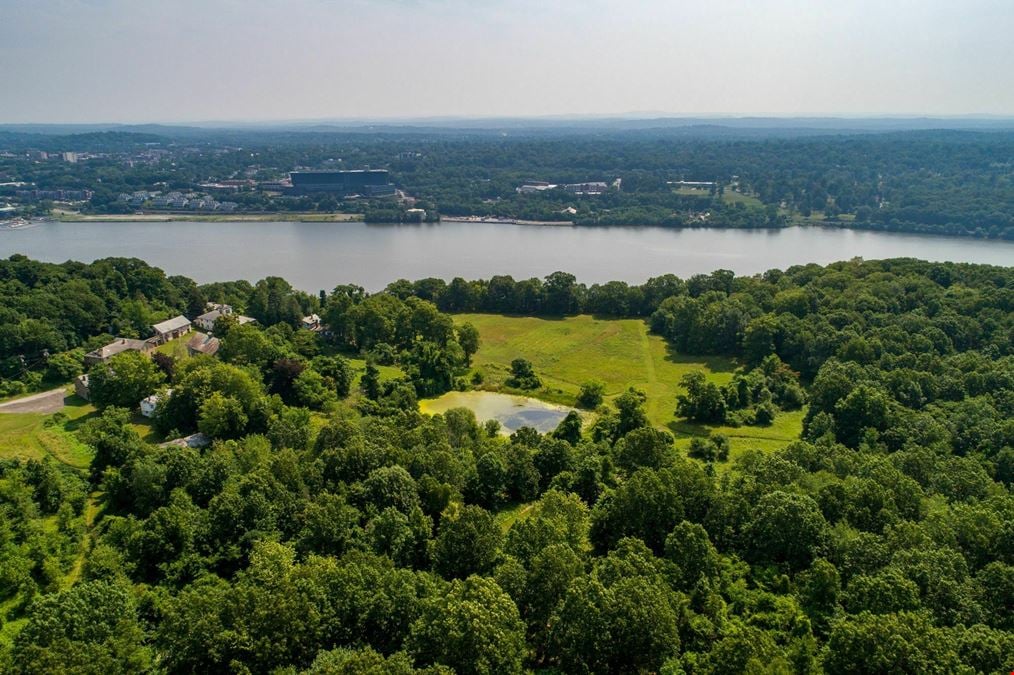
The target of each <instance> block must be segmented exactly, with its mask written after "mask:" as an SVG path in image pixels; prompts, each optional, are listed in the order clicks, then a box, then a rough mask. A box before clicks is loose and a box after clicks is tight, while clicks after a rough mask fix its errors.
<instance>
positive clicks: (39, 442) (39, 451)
mask: <svg viewBox="0 0 1014 675" xmlns="http://www.w3.org/2000/svg"><path fill="white" fill-rule="evenodd" d="M94 412H95V407H94V406H92V405H91V404H89V403H88V402H87V401H84V400H82V399H80V398H78V397H77V396H71V397H69V398H68V399H67V405H66V406H65V407H64V409H63V413H64V414H65V415H67V417H68V421H67V422H66V423H65V424H63V425H60V424H53V425H47V424H46V420H47V419H49V418H50V417H52V415H46V414H42V413H0V458H3V459H7V458H18V459H36V460H41V459H43V458H44V457H49V458H51V459H53V460H56V461H57V462H60V463H61V464H66V465H67V466H70V467H73V468H75V469H87V468H88V464H89V463H90V462H91V459H92V451H91V448H89V447H88V446H86V445H85V444H84V443H82V442H81V441H79V440H78V439H77V437H75V436H74V434H73V433H72V432H71V431H70V429H72V428H75V427H76V426H77V424H78V423H80V422H81V421H82V420H83V419H84V418H86V417H88V416H90V415H92V414H94Z"/></svg>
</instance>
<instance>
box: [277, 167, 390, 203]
mask: <svg viewBox="0 0 1014 675" xmlns="http://www.w3.org/2000/svg"><path fill="white" fill-rule="evenodd" d="M289 179H290V180H291V181H292V188H291V190H290V192H291V193H292V194H306V193H308V192H334V193H335V194H339V195H342V196H344V195H357V194H370V195H378V196H379V195H380V194H394V186H393V185H391V176H390V174H389V173H388V171H387V169H359V170H354V171H292V172H290V173H289Z"/></svg>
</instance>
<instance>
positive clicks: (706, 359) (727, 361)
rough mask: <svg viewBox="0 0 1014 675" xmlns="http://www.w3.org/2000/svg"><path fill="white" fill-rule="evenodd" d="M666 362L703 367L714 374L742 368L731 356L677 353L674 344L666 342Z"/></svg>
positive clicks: (731, 371)
mask: <svg viewBox="0 0 1014 675" xmlns="http://www.w3.org/2000/svg"><path fill="white" fill-rule="evenodd" d="M665 360H666V361H668V362H670V363H680V364H692V365H703V366H704V367H705V368H707V369H708V370H709V371H711V372H712V373H730V374H731V373H734V372H736V370H738V369H739V368H741V367H742V364H740V363H739V362H738V361H736V359H734V358H733V357H731V356H721V355H718V354H684V353H683V352H679V351H676V348H675V347H673V344H672V343H671V342H669V341H668V340H666V341H665Z"/></svg>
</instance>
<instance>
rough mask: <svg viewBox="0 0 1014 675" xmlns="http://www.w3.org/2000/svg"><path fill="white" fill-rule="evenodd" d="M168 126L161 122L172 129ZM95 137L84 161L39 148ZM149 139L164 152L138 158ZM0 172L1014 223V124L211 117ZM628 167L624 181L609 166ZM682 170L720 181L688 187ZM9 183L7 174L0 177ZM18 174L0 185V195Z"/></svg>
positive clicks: (14, 144) (106, 209)
mask: <svg viewBox="0 0 1014 675" xmlns="http://www.w3.org/2000/svg"><path fill="white" fill-rule="evenodd" d="M163 132H165V130H163ZM40 148H41V149H44V150H47V149H48V151H50V152H53V151H55V150H87V151H89V152H93V153H94V152H98V153H99V154H100V155H101V156H98V157H95V158H93V159H89V160H87V161H80V162H78V163H76V164H71V163H67V162H61V161H58V160H56V161H54V160H53V159H50V160H45V161H43V160H39V159H35V158H33V155H32V154H31V152H32V151H33V150H35V149H40ZM151 148H156V149H158V150H159V151H160V152H163V153H165V154H163V155H159V156H158V157H156V158H155V159H148V158H145V159H143V161H138V162H135V161H133V160H134V158H135V157H137V156H138V155H139V153H144V152H147V151H150V150H151ZM0 150H9V151H10V152H9V153H6V154H7V156H4V157H0V176H6V178H5V179H4V180H7V181H24V182H28V183H33V184H34V185H35V186H36V187H38V188H40V189H60V188H63V189H67V188H77V189H82V188H86V189H91V190H94V191H95V195H94V197H93V198H92V200H91V201H90V202H89V203H88V204H87V205H86V206H85V210H86V211H92V212H97V213H130V212H132V211H133V209H132V208H131V207H129V206H127V204H125V203H123V202H120V201H117V199H118V196H119V194H121V193H130V192H132V191H135V190H142V189H145V190H163V191H170V190H183V191H187V190H192V189H199V188H198V187H197V186H199V185H200V183H202V182H205V181H209V180H225V179H237V178H240V179H250V180H254V181H262V180H278V179H280V178H283V177H285V176H286V175H287V172H288V171H290V170H293V169H294V168H297V167H303V168H316V169H342V168H344V169H358V168H363V167H372V168H381V167H383V168H388V169H390V171H391V176H392V179H393V180H394V181H395V183H396V184H397V186H398V187H399V188H400V189H402V190H404V191H405V192H406V193H408V194H409V195H412V196H413V197H415V198H417V199H418V200H419V201H418V203H417V204H415V205H416V206H418V207H420V208H424V209H426V210H427V214H428V215H429V216H430V217H435V215H436V214H438V213H439V214H444V215H447V216H463V215H479V216H491V217H502V218H519V219H535V220H557V221H559V220H565V221H573V222H575V223H577V224H579V225H663V226H671V227H702V226H703V227H783V226H785V225H787V224H790V223H796V222H809V223H824V224H829V225H834V226H840V227H858V228H866V229H877V230H898V231H913V232H926V233H938V234H952V235H971V236H980V237H993V238H1004V239H1010V238H1012V237H1014V221H1012V218H1014V216H1012V214H1014V179H1012V166H1014V164H1012V162H1014V134H1011V133H1010V132H1006V131H993V132H976V131H945V130H941V131H907V132H890V133H878V134H871V133H866V134H855V133H853V134H851V135H850V134H847V133H845V132H843V133H842V134H840V135H821V136H801V137H786V136H779V135H771V136H761V137H754V136H750V137H737V136H731V137H726V136H714V135H707V134H704V133H703V132H702V133H701V134H699V135H694V134H681V135H675V136H674V135H672V134H670V133H666V132H665V131H664V130H659V131H656V132H654V133H650V132H640V133H632V132H626V133H624V132H617V131H612V132H610V131H606V130H600V131H597V132H591V131H586V132H583V133H576V134H569V135H559V134H556V135H554V134H548V133H544V134H533V133H525V132H523V131H514V132H512V133H510V134H507V133H504V134H502V135H501V134H493V133H491V132H489V131H488V130H487V131H485V132H482V133H478V132H474V133H470V134H464V133H452V132H449V131H448V132H443V133H439V132H437V131H432V130H431V131H428V132H419V133H414V134H407V133H396V132H394V131H388V132H382V131H377V132H373V133H336V132H335V133H322V132H318V133H314V132H304V133H289V134H270V133H267V132H264V133H260V134H258V133H256V132H252V131H251V132H246V133H244V134H238V133H236V132H226V131H221V132H217V134H216V133H215V132H210V131H209V132H206V133H205V134H203V135H201V136H200V137H199V138H196V139H195V138H192V137H173V136H158V135H152V134H130V133H125V132H107V133H91V134H78V135H69V136H44V135H37V134H20V135H19V134H0ZM616 179H620V180H619V183H618V185H614V184H613V183H614V181H615V180H616ZM532 180H541V181H548V182H550V183H554V184H561V185H562V184H567V183H579V182H585V181H603V182H606V183H608V184H609V185H611V186H612V187H610V188H609V189H608V190H607V191H606V192H605V193H604V194H601V195H583V196H582V195H575V194H571V193H570V192H567V191H566V190H564V189H562V188H557V189H555V190H547V191H544V192H540V193H538V194H519V193H518V192H516V188H517V187H518V186H519V185H521V184H523V183H525V182H526V181H532ZM678 181H705V182H714V183H715V186H714V187H713V188H708V189H703V190H692V189H691V190H687V189H680V188H679V186H674V185H673V184H670V183H674V182H678ZM0 182H2V181H0ZM15 192H16V190H15V188H13V187H7V188H3V187H0V197H3V196H4V195H5V194H9V195H13V194H14V193H15ZM229 199H230V200H233V201H235V202H236V203H238V204H239V208H240V209H241V210H246V211H325V212H330V211H335V210H339V211H347V212H352V213H364V212H365V214H366V217H367V218H368V219H370V220H399V219H404V218H405V216H404V210H405V208H404V206H400V205H397V204H395V203H393V202H391V201H386V202H385V201H383V200H349V201H343V200H342V199H341V198H340V197H339V198H336V197H335V196H334V195H306V196H301V197H294V196H286V197H280V196H277V195H272V194H270V193H267V192H264V191H261V190H259V189H256V188H255V187H250V188H247V189H244V190H242V191H240V192H237V193H235V194H234V195H230V197H229Z"/></svg>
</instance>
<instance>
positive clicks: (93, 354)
mask: <svg viewBox="0 0 1014 675" xmlns="http://www.w3.org/2000/svg"><path fill="white" fill-rule="evenodd" d="M154 347H155V345H154V344H152V343H150V342H148V341H147V340H134V339H131V338H116V339H115V340H113V341H112V342H110V343H109V344H107V345H106V346H104V347H99V348H98V349H94V350H92V351H90V352H88V353H87V354H85V357H84V362H85V365H86V366H93V365H95V364H96V363H105V362H106V361H108V360H109V359H111V358H113V357H114V356H116V355H117V354H120V353H122V352H130V351H134V352H148V351H151V350H152V349H154Z"/></svg>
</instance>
